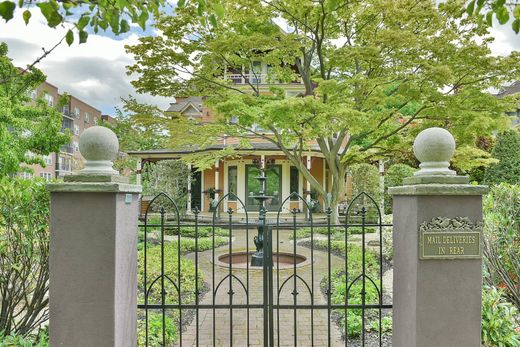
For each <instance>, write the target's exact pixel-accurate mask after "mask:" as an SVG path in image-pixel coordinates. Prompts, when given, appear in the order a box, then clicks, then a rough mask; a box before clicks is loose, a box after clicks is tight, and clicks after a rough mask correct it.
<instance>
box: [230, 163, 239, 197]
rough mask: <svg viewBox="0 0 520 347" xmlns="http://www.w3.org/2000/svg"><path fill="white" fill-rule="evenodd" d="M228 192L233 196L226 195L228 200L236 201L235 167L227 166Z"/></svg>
mask: <svg viewBox="0 0 520 347" xmlns="http://www.w3.org/2000/svg"><path fill="white" fill-rule="evenodd" d="M228 193H233V194H235V196H233V195H230V196H229V197H228V200H229V201H237V197H236V194H238V193H237V167H236V166H229V167H228Z"/></svg>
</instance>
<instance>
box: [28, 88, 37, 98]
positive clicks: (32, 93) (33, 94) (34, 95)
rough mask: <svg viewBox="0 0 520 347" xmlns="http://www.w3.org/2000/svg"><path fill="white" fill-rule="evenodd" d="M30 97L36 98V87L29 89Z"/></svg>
mask: <svg viewBox="0 0 520 347" xmlns="http://www.w3.org/2000/svg"><path fill="white" fill-rule="evenodd" d="M30 97H31V99H33V100H36V98H37V97H38V93H37V92H36V89H34V90H31V93H30Z"/></svg>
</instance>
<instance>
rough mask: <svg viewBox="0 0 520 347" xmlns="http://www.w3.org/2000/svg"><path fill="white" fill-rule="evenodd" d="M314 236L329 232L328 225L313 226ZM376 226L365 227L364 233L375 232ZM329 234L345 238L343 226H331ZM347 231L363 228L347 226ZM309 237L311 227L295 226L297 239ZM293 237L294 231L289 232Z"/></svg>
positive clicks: (353, 231) (358, 231) (352, 231)
mask: <svg viewBox="0 0 520 347" xmlns="http://www.w3.org/2000/svg"><path fill="white" fill-rule="evenodd" d="M312 230H313V233H314V236H318V235H322V236H326V235H328V234H329V229H328V227H314V228H313V229H312ZM376 230H377V228H373V227H365V233H367V234H370V233H375V232H376ZM330 231H331V235H332V238H333V239H344V238H345V228H344V227H331V228H330ZM347 232H348V234H349V235H352V234H361V233H362V232H363V229H362V228H361V227H349V228H348V229H347ZM273 233H276V231H273ZM307 237H311V228H310V227H305V228H296V238H297V239H303V238H307ZM293 238H294V233H293V232H291V233H290V235H289V239H290V240H292V239H293Z"/></svg>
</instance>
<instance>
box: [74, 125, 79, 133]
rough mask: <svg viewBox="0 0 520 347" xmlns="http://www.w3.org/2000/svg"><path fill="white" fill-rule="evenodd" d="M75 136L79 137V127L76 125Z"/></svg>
mask: <svg viewBox="0 0 520 347" xmlns="http://www.w3.org/2000/svg"><path fill="white" fill-rule="evenodd" d="M74 135H79V125H77V124H74Z"/></svg>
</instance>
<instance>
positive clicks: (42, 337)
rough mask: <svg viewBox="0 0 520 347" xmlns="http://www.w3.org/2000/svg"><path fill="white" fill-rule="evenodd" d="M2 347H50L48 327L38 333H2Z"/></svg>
mask: <svg viewBox="0 0 520 347" xmlns="http://www.w3.org/2000/svg"><path fill="white" fill-rule="evenodd" d="M0 347H49V337H48V332H47V329H46V328H45V329H42V330H40V332H39V333H38V334H36V335H29V336H25V337H24V336H20V335H15V334H12V335H8V336H5V335H2V333H0Z"/></svg>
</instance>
